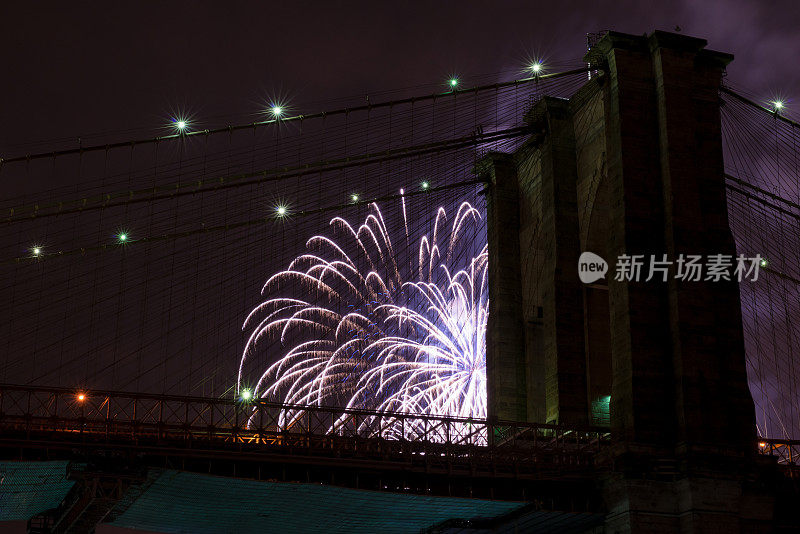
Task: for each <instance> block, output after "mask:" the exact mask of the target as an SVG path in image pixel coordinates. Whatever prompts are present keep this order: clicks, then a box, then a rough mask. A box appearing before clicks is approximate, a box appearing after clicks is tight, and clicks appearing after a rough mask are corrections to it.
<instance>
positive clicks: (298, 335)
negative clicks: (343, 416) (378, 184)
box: [238, 198, 489, 432]
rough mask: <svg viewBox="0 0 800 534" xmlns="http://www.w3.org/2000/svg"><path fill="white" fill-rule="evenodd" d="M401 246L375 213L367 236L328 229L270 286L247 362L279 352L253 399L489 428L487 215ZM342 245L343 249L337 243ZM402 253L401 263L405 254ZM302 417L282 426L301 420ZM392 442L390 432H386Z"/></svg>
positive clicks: (341, 223) (466, 209)
mask: <svg viewBox="0 0 800 534" xmlns="http://www.w3.org/2000/svg"><path fill="white" fill-rule="evenodd" d="M401 204H402V216H403V224H404V229H405V235H402V234H401V235H400V236H399V237H400V240H399V241H397V242H393V241H392V239H391V236H390V232H389V230H388V229H387V226H386V223H385V220H384V217H383V214H382V212H381V210H380V208H379V207H378V205H377V204H374V203H373V204H371V205H370V206H369V214H368V216H367V217H366V219H365V220H364V222H363V223H362V224H361V225H360V226H357V227H356V226H353V225H351V224H350V223H349V222H348V221H346V220H345V219H343V218H341V217H335V218H333V219H332V220H331V221H330V226H331V229H332V232H331V233H332V234H333V235H334V237H327V236H324V235H316V236H314V237H312V238H311V239H309V240H308V241H307V243H306V249H307V252H306V253H305V254H302V255H300V256H298V257H297V258H295V259H294V260H293V261H292V262H291V264H290V265H289V267H288V268H287V269H286V270H284V271H281V272H278V273H277V274H275V275H273V276H272V277H271V278H270V279H269V280H267V282H266V284H265V285H264V287H263V289H262V294H263V295H265V296H269V298H268V299H267V300H265V301H263V302H262V303H261V304H259V305H258V306H257V307H256V308H255V309H253V311H252V312H250V314H249V315H248V317H247V319H246V320H245V322H244V325H243V330H245V331H249V332H250V336H249V339H248V341H247V345H246V347H245V349H244V352H243V354H242V359H241V363H240V367H239V378H238V386H239V389H243V388H244V387H246V386H248V385H249V384H246V383H244V371H243V370H244V368H245V364H246V363H247V362H248V359H250V360H253V359H254V355H256V354H257V353H259V352H264V353H266V354H267V355H269V354H270V353H273V351H274V350H276V347H279V350H280V357H279V359H278V360H277V361H273V362H272V363H271V364H270V365H268V366H267V369H266V371H263V373H261V375H260V378H259V379H258V380H257V383H256V384H255V387H254V388H253V392H254V395H255V396H256V397H258V398H263V399H267V400H270V401H277V402H281V403H286V404H299V405H317V406H346V407H348V408H362V409H370V410H378V411H382V412H405V413H418V414H428V415H441V416H445V415H446V416H461V417H477V418H484V417H486V320H487V314H488V309H489V308H488V291H487V250H486V246H485V245H484V246H482V248H481V247H480V246H476V245H475V239H474V236H475V235H476V233H477V232H479V228H480V218H481V217H480V214H479V212H478V210H477V209H475V208H474V207H473V206H472V205H470V204H469V203H467V202H464V203H462V204H461V205H460V206H459V208H458V210H457V212H456V214H455V217H453V218H452V220H451V221H448V215H447V212H446V210H445V209H444V208H438V209H437V211H436V216H435V217H434V220H433V225H432V228H430V229H429V230H430V232H429V233H427V234H425V235H423V236H422V237H421V238H420V239H419V240H418V242H417V243H413V242H412V241H413V240H412V238H411V234H410V233H409V221H408V217H407V211H406V202H405V198H402V199H401ZM337 237H338V240H335V239H336V238H337ZM398 252H399V254H398ZM297 415H298V412H297V411H294V412H293V414H287V415H285V417H287V418H289V419H292V418H294V417H296V416H297ZM389 432H391V430H389Z"/></svg>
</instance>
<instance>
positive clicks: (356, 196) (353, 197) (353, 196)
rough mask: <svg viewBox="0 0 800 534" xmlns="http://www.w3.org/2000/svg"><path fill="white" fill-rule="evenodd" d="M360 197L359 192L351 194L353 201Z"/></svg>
mask: <svg viewBox="0 0 800 534" xmlns="http://www.w3.org/2000/svg"><path fill="white" fill-rule="evenodd" d="M359 198H360V197H359V196H358V193H353V194H352V195H350V200H352V201H353V202H358V199H359Z"/></svg>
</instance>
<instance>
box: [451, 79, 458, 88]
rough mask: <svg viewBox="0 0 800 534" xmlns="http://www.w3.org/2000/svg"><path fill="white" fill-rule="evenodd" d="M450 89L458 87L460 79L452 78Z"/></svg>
mask: <svg viewBox="0 0 800 534" xmlns="http://www.w3.org/2000/svg"><path fill="white" fill-rule="evenodd" d="M450 87H452V88H453V89H455V88H456V87H458V78H450Z"/></svg>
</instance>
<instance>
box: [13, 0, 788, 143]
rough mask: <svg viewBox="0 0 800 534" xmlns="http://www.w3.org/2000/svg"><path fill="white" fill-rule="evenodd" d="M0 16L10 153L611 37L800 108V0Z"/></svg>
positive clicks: (513, 65)
mask: <svg viewBox="0 0 800 534" xmlns="http://www.w3.org/2000/svg"><path fill="white" fill-rule="evenodd" d="M2 19H3V22H4V23H3V29H2V32H0V54H1V55H2V65H3V75H2V80H3V84H2V85H3V89H2V94H3V98H2V105H0V124H2V127H1V128H0V155H2V156H6V157H9V156H12V155H19V154H21V153H28V152H36V151H47V150H52V149H53V148H54V147H64V146H65V145H66V146H75V145H76V144H77V137H82V138H83V139H84V143H86V142H92V141H94V142H98V141H100V140H102V137H103V136H100V137H92V135H94V134H99V133H102V132H114V133H115V135H114V137H116V138H119V137H122V138H127V137H137V136H141V135H146V134H147V133H151V132H153V130H154V128H158V127H161V126H162V125H164V124H165V123H166V122H168V120H169V117H170V116H171V115H173V114H175V113H177V112H184V113H190V114H191V115H192V116H193V117H194V118H195V119H196V120H197V121H198V124H201V125H204V126H214V125H220V124H222V125H225V124H228V123H237V122H250V121H252V120H258V118H259V116H258V113H259V112H261V111H262V110H263V109H264V107H265V106H266V105H267V103H268V102H269V101H271V100H272V99H275V98H281V99H288V100H289V101H290V102H291V104H292V106H293V107H294V108H295V109H296V110H298V111H299V112H310V111H319V110H323V109H330V108H335V107H337V102H336V99H341V98H347V97H353V98H355V97H358V98H361V99H363V97H364V95H366V94H370V95H372V97H373V101H379V100H380V99H381V98H380V96H381V93H382V92H384V91H387V90H391V89H395V88H414V87H419V88H420V91H419V92H420V93H428V92H431V91H430V88H431V87H435V86H436V84H439V83H441V82H442V81H443V80H445V79H447V77H448V76H449V75H451V74H453V73H456V74H458V75H460V76H464V77H466V78H468V77H470V76H477V75H484V77H485V76H486V75H492V74H494V73H497V78H498V80H499V79H509V78H514V77H515V72H518V71H519V69H521V68H522V67H523V66H524V65H525V64H526V63H527V62H528V61H529V58H531V57H542V58H544V60H545V61H547V62H548V63H549V64H557V63H564V62H572V63H573V64H574V62H575V61H576V60H579V59H580V58H581V57H582V55H583V53H584V50H585V47H586V37H585V34H586V33H587V32H595V31H600V30H605V29H614V30H617V31H622V32H628V33H636V34H641V33H644V32H648V33H649V32H651V31H653V30H654V29H663V30H670V31H672V30H674V29H675V28H676V26H679V27H680V29H681V32H682V33H685V34H689V35H693V36H698V37H703V38H706V39H708V41H709V47H710V48H712V49H716V50H721V51H725V52H730V53H733V54H735V56H736V60H735V61H734V62H733V64H732V65H731V67H730V68H729V80H731V81H732V82H734V83H735V84H736V86H737V88H740V89H747V90H749V91H751V92H752V95H753V96H756V97H758V98H760V99H769V98H772V97H773V96H774V95H781V96H782V97H783V98H785V99H786V100H788V101H789V102H792V101H794V102H797V103H798V104H800V87H798V85H800V70H799V69H797V68H796V66H797V58H798V56H800V36H799V35H798V31H797V28H798V23H800V4H799V3H798V2H796V1H794V0H784V1H780V2H758V1H742V0H727V1H708V2H696V1H686V0H684V1H681V2H658V3H650V2H595V1H582V2H571V1H561V2H522V1H508V2H473V1H460V2H333V1H326V2H261V3H255V2H254V3H244V2H168V3H163V2H159V3H156V2H151V3H141V4H131V3H115V2H111V3H102V4H101V3H95V4H91V5H90V4H85V3H75V2H70V3H66V4H65V3H63V2H61V3H44V2H35V3H34V2H8V3H6V4H5V5H4V7H3V8H2ZM484 79H485V78H484ZM431 84H433V85H431ZM423 86H424V87H423ZM793 112H794V110H790V111H789V112H788V113H790V114H791V113H793ZM130 130H134V131H130ZM55 139H60V141H59V142H58V143H55V144H54V143H50V142H48V141H52V140H55ZM30 143H37V144H36V145H34V146H31V145H29V144H30Z"/></svg>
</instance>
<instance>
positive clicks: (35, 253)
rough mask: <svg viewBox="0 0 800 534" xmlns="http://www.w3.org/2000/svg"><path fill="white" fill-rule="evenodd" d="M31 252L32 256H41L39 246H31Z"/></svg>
mask: <svg viewBox="0 0 800 534" xmlns="http://www.w3.org/2000/svg"><path fill="white" fill-rule="evenodd" d="M31 253H32V254H33V255H34V256H41V254H42V249H41V247H33V248H31Z"/></svg>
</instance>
